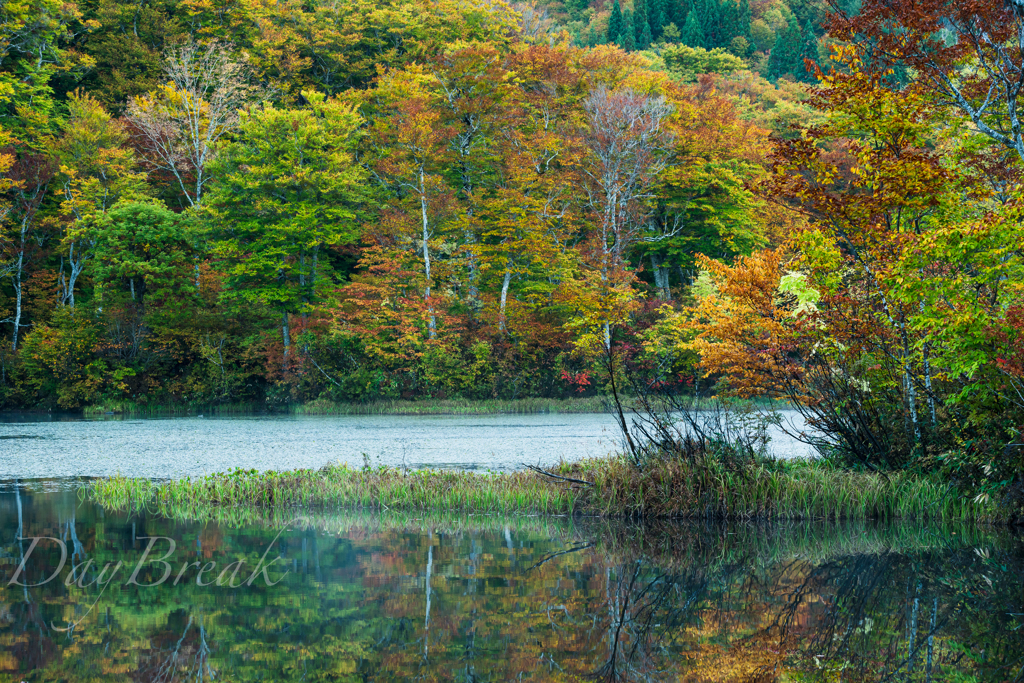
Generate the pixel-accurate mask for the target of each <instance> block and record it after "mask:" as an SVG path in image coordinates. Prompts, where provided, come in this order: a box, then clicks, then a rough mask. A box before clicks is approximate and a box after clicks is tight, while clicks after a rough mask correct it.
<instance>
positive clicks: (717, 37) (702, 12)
mask: <svg viewBox="0 0 1024 683" xmlns="http://www.w3.org/2000/svg"><path fill="white" fill-rule="evenodd" d="M694 11H696V13H697V21H698V22H699V23H700V30H701V33H702V34H703V36H704V44H703V45H702V46H701V47H706V48H708V49H711V48H715V47H720V45H721V42H722V4H721V3H720V2H719V0H693V9H692V10H690V13H691V14H693V12H694ZM683 33H684V35H685V33H686V31H685V30H684V31H683Z"/></svg>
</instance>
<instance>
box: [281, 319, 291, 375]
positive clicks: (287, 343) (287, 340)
mask: <svg viewBox="0 0 1024 683" xmlns="http://www.w3.org/2000/svg"><path fill="white" fill-rule="evenodd" d="M281 338H282V339H283V340H284V359H283V367H284V368H285V369H287V367H288V350H289V349H290V348H291V343H292V342H291V337H290V335H289V333H288V311H281Z"/></svg>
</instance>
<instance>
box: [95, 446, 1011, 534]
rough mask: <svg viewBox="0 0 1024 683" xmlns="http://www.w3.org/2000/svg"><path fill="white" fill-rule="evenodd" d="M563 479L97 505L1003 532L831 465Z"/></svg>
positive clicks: (914, 483)
mask: <svg viewBox="0 0 1024 683" xmlns="http://www.w3.org/2000/svg"><path fill="white" fill-rule="evenodd" d="M553 473H554V474H556V475H557V476H561V477H566V478H569V479H578V480H580V481H584V482H589V483H578V482H575V481H568V480H565V479H555V478H552V477H549V476H544V475H541V474H538V473H535V472H532V471H524V472H512V473H496V474H475V473H471V472H464V471H449V470H429V469H428V470H414V471H403V470H400V469H396V468H364V469H352V468H349V467H347V466H345V465H331V466H327V467H325V468H323V469H321V470H295V471H289V472H262V473H260V472H255V471H242V470H236V471H233V472H229V473H224V474H214V475H209V476H206V477H202V478H197V479H191V478H189V479H183V480H178V481H172V482H168V483H163V484H154V483H152V482H150V481H149V480H146V479H132V478H127V477H121V476H115V477H111V478H108V479H102V480H99V481H97V482H95V483H93V484H92V485H91V487H90V489H89V493H88V495H90V496H91V497H92V498H93V499H94V500H95V501H96V502H98V503H99V504H101V505H103V506H105V507H108V508H111V509H118V510H125V509H128V510H131V509H143V508H145V509H149V510H152V511H154V512H158V513H160V514H163V515H165V516H168V517H172V518H177V519H210V518H214V519H221V520H223V521H236V522H244V521H246V520H247V519H252V520H255V519H259V518H261V517H265V516H266V515H267V514H268V512H269V511H282V510H292V509H297V508H301V509H304V510H318V509H319V510H328V509H336V508H358V509H364V510H374V509H377V510H388V511H391V510H394V511H425V512H430V511H445V512H449V513H454V512H461V513H483V514H505V515H522V514H527V515H537V514H542V515H596V516H603V517H627V518H647V519H650V518H688V519H758V520H810V519H814V520H887V521H892V520H911V519H912V520H931V521H942V522H954V521H955V522H962V521H967V522H979V521H986V522H987V521H993V522H994V521H1000V519H999V515H998V513H997V512H996V510H995V509H994V508H993V507H991V506H989V505H981V504H977V503H974V502H973V501H972V500H970V499H967V498H965V497H964V496H961V495H958V494H957V493H956V492H955V491H953V490H951V489H950V488H949V487H948V486H946V485H944V484H942V483H940V482H938V481H935V480H933V479H930V478H926V477H920V476H916V475H912V474H906V473H901V474H891V475H888V476H884V475H877V474H868V473H854V472H848V471H842V470H835V469H832V468H830V467H829V466H827V465H825V464H823V463H821V462H808V461H801V462H789V463H764V464H761V465H757V466H755V467H752V468H749V469H747V470H745V471H744V472H742V473H739V472H730V471H728V470H726V469H724V468H716V467H714V466H705V467H700V468H695V467H689V466H686V465H684V464H682V463H679V462H663V463H659V464H658V465H657V466H652V467H649V468H647V469H646V470H644V471H643V472H640V471H638V470H637V469H636V468H633V467H631V466H630V464H629V463H628V462H627V461H626V460H625V459H623V458H605V459H594V460H586V461H582V462H579V463H573V464H571V465H570V464H564V465H562V466H561V467H559V468H555V470H553Z"/></svg>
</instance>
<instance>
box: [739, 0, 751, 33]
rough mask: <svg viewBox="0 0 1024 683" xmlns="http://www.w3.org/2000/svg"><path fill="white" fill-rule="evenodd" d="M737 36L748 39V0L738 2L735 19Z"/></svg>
mask: <svg viewBox="0 0 1024 683" xmlns="http://www.w3.org/2000/svg"><path fill="white" fill-rule="evenodd" d="M736 24H737V26H736V29H737V31H738V32H737V33H736V35H737V36H743V37H744V38H747V39H748V40H749V39H750V0H740V5H739V13H738V16H737V17H736Z"/></svg>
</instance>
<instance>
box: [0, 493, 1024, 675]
mask: <svg viewBox="0 0 1024 683" xmlns="http://www.w3.org/2000/svg"><path fill="white" fill-rule="evenodd" d="M35 537H39V538H41V539H42V540H39V541H38V542H35V545H34V546H33V543H34V541H33V540H32V539H33V538H35ZM150 543H152V544H153V545H152V548H151V552H150V556H149V559H151V560H152V559H161V561H160V562H146V563H143V559H144V555H145V553H146V549H147V547H149V544H150ZM172 543H173V546H172ZM62 550H63V551H64V552H66V557H64V559H63V561H62ZM165 562H166V564H165ZM118 563H120V565H118ZM140 567H141V568H140ZM264 569H265V571H263V570H264ZM0 572H2V573H3V575H4V576H3V581H4V585H5V588H4V592H3V596H2V599H0V681H51V680H59V681H75V682H77V681H83V682H84V681H146V682H151V681H185V680H189V681H300V680H302V681H410V680H424V681H513V680H515V681H520V680H523V681H563V680H565V681H568V680H592V679H594V680H630V681H632V680H635V681H660V680H666V681H667V680H671V681H684V680H685V681H737V682H738V681H772V680H777V681H795V680H814V681H818V680H820V681H839V680H842V681H868V680H870V681H883V680H884V681H993V682H996V681H1012V680H1015V679H1017V678H1019V676H1020V672H1021V667H1022V666H1024V637H1022V636H1024V628H1022V626H1024V545H1022V541H1021V538H1020V537H1015V536H1014V535H1012V534H1010V533H1008V532H1006V531H1001V530H997V529H992V528H981V527H942V526H934V525H932V526H919V525H871V524H850V525H844V524H810V523H808V524H771V525H757V524H731V525H708V524H669V523H663V524H658V525H650V526H639V525H633V524H626V523H622V522H618V523H611V522H607V521H605V522H601V521H597V520H593V519H569V518H550V517H549V518H542V517H516V518H510V519H502V518H498V517H487V516H469V517H463V518H452V517H444V516H441V517H430V516H423V515H406V516H401V515H395V514H390V513H383V514H369V513H365V514H363V513H358V512H336V513H330V514H311V515H307V516H301V515H300V514H299V513H298V512H295V513H289V514H288V515H283V516H281V517H280V518H279V519H276V520H272V521H268V522H266V523H264V524H259V525H252V526H246V527H231V526H225V525H221V524H218V523H215V522H214V521H212V520H207V521H204V522H202V523H182V522H174V521H169V520H166V519H162V518H160V517H155V516H152V515H148V514H135V515H128V514H115V513H110V512H104V511H102V510H100V509H98V508H96V507H95V506H94V505H92V504H91V503H89V502H88V501H87V500H84V499H83V497H82V496H81V495H80V493H79V492H76V491H74V490H71V489H69V488H68V487H66V486H64V487H60V486H54V485H52V484H51V485H44V484H43V483H33V484H24V483H18V484H16V483H13V482H10V483H7V484H5V485H4V486H3V487H2V489H0ZM32 584H38V585H32Z"/></svg>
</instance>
